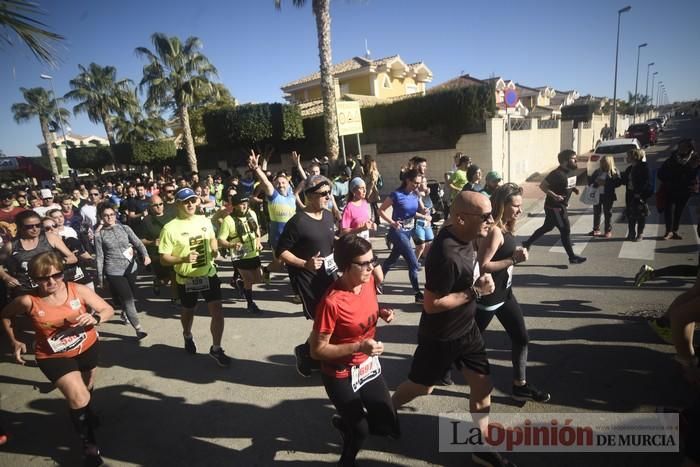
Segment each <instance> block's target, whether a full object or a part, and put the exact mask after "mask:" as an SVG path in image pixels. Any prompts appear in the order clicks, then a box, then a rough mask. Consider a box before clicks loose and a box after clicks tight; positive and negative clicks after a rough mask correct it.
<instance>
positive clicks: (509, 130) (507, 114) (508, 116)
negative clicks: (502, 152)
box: [506, 109, 513, 182]
mask: <svg viewBox="0 0 700 467" xmlns="http://www.w3.org/2000/svg"><path fill="white" fill-rule="evenodd" d="M506 117H507V118H508V123H507V124H508V182H512V181H513V179H512V178H511V176H510V166H511V163H510V134H511V133H512V131H513V129H512V128H511V127H510V113H508V110H507V109H506Z"/></svg>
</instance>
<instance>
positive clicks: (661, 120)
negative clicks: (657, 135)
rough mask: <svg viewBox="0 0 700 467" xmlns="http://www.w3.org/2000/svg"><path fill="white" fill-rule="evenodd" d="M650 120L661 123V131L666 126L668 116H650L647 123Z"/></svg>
mask: <svg viewBox="0 0 700 467" xmlns="http://www.w3.org/2000/svg"><path fill="white" fill-rule="evenodd" d="M649 122H656V123H658V125H659V131H664V127H665V126H666V117H656V118H650V119H649V120H647V123H649Z"/></svg>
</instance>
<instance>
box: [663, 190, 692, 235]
mask: <svg viewBox="0 0 700 467" xmlns="http://www.w3.org/2000/svg"><path fill="white" fill-rule="evenodd" d="M687 203H688V197H687V196H681V197H678V198H669V199H668V201H667V202H666V208H665V209H664V221H665V222H666V233H668V232H678V226H679V225H680V223H681V214H683V209H684V208H685V205H686V204H687Z"/></svg>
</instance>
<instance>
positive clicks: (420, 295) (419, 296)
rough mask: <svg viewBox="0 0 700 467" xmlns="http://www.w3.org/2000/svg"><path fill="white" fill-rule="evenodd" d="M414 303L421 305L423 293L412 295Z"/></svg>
mask: <svg viewBox="0 0 700 467" xmlns="http://www.w3.org/2000/svg"><path fill="white" fill-rule="evenodd" d="M414 297H415V300H416V303H417V304H419V305H422V304H423V292H416V295H414Z"/></svg>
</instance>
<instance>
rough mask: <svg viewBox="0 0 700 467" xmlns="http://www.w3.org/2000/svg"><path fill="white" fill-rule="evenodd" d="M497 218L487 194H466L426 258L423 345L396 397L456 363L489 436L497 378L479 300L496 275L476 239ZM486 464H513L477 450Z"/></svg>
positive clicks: (429, 386)
mask: <svg viewBox="0 0 700 467" xmlns="http://www.w3.org/2000/svg"><path fill="white" fill-rule="evenodd" d="M492 224H493V218H492V216H491V203H489V199H488V198H487V197H485V196H484V195H481V194H479V193H474V192H467V191H464V192H460V193H459V194H458V195H457V197H456V198H455V199H454V203H453V204H452V207H451V209H450V219H449V223H448V226H447V227H445V228H444V229H442V230H441V231H440V232H439V233H438V235H437V237H436V238H435V241H434V242H433V248H432V250H431V252H430V254H429V255H428V258H427V260H426V265H425V270H426V274H425V277H426V281H427V282H426V285H425V295H426V297H425V304H424V306H423V313H422V314H421V319H420V323H419V325H418V347H417V348H416V351H415V353H414V355H413V362H412V363H411V371H410V373H409V375H408V380H407V381H404V382H403V383H401V385H399V387H398V388H397V390H396V392H395V393H394V395H393V397H392V401H393V403H394V407H395V408H396V409H398V408H399V407H401V406H402V405H404V404H406V403H408V402H410V401H411V400H413V399H415V398H416V397H418V396H424V395H427V394H430V393H431V392H432V391H433V388H434V386H435V385H436V384H437V383H438V382H439V381H440V379H441V378H442V377H443V375H444V374H445V372H446V371H447V370H448V369H449V367H450V365H452V364H453V363H454V364H455V366H456V367H457V368H458V369H459V370H461V371H462V374H463V375H464V377H465V379H466V380H467V383H468V384H469V387H470V394H469V411H470V412H471V413H472V417H473V418H474V421H475V422H476V423H478V425H479V427H480V428H481V431H482V433H483V434H484V436H486V427H487V426H488V413H489V411H490V408H491V390H492V385H491V378H490V376H489V371H490V370H489V361H488V359H487V357H486V346H485V345H484V340H483V339H482V337H481V333H480V332H479V329H478V327H477V325H476V322H475V321H474V316H475V314H476V301H477V300H478V299H479V298H480V297H481V296H482V295H488V294H491V293H493V291H494V283H493V279H492V278H491V275H490V274H488V273H484V274H482V273H481V271H480V270H479V264H478V262H477V260H476V251H475V250H474V247H473V242H474V240H476V239H477V238H485V237H486V236H487V234H488V232H489V229H490V227H491V225H492ZM472 460H474V461H475V462H477V463H479V464H481V465H509V463H508V462H507V461H506V460H505V459H503V458H501V457H500V456H499V455H498V454H497V453H494V452H474V453H472Z"/></svg>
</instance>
